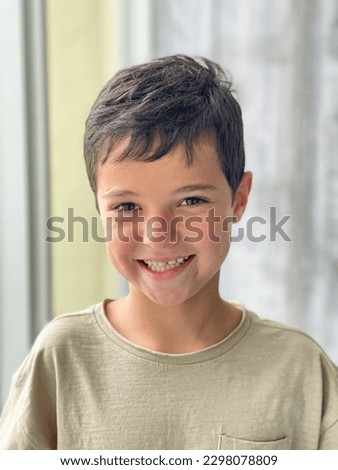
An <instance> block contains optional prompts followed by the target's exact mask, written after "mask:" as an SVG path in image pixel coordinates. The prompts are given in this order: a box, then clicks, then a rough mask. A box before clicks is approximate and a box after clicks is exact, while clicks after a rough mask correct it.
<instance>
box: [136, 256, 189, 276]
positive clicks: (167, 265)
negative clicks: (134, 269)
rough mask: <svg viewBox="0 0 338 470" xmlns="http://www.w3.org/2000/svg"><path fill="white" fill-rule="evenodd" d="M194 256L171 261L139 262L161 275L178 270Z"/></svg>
mask: <svg viewBox="0 0 338 470" xmlns="http://www.w3.org/2000/svg"><path fill="white" fill-rule="evenodd" d="M193 256H195V255H189V256H182V257H180V258H177V259H173V260H170V261H167V262H165V261H152V260H143V259H142V260H141V259H139V260H137V261H138V262H139V263H140V264H142V265H144V266H146V267H147V268H148V269H150V270H151V271H153V272H156V273H160V272H165V271H172V270H173V269H176V268H178V267H179V266H183V265H184V264H185V263H187V262H188V261H189V260H190V259H191V258H192V257H193Z"/></svg>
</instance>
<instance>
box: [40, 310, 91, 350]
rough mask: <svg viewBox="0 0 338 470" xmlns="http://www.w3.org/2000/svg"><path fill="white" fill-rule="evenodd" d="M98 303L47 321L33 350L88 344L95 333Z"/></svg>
mask: <svg viewBox="0 0 338 470" xmlns="http://www.w3.org/2000/svg"><path fill="white" fill-rule="evenodd" d="M98 305H100V304H95V305H91V306H88V307H87V308H84V309H82V310H79V311H76V312H72V313H64V314H62V315H59V316H57V317H55V318H53V319H52V320H51V321H50V322H49V323H47V324H46V325H45V326H44V328H43V329H42V330H41V332H40V333H39V335H38V336H37V338H36V340H35V343H34V346H33V350H35V351H41V350H57V349H67V346H69V347H72V348H73V347H74V346H76V345H78V344H81V343H84V344H88V343H90V342H91V340H93V338H94V337H95V336H96V334H97V330H96V328H95V327H96V326H97V322H96V320H95V309H96V308H97V306H98Z"/></svg>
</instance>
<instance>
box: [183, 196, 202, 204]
mask: <svg viewBox="0 0 338 470" xmlns="http://www.w3.org/2000/svg"><path fill="white" fill-rule="evenodd" d="M203 202H206V201H205V199H202V198H200V197H186V198H185V199H184V201H183V202H182V204H181V205H182V206H196V205H199V204H202V203H203Z"/></svg>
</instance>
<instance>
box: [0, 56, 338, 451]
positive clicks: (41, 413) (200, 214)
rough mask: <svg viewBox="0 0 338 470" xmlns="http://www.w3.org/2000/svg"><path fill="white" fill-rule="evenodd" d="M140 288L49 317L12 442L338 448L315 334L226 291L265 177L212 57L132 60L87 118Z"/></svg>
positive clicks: (28, 364)
mask: <svg viewBox="0 0 338 470" xmlns="http://www.w3.org/2000/svg"><path fill="white" fill-rule="evenodd" d="M84 154H85V160H86V165H87V171H88V176H89V181H90V184H91V187H92V189H93V192H94V195H95V200H96V205H97V208H98V210H99V213H100V215H101V218H102V221H103V223H104V226H105V229H106V235H107V241H106V246H107V252H108V256H109V258H110V260H111V262H112V264H113V265H114V266H115V268H116V269H117V270H118V271H119V272H120V273H121V274H122V275H123V276H124V277H125V278H126V279H127V280H128V282H129V294H128V295H127V296H126V297H124V298H121V299H118V300H114V301H113V300H107V299H106V300H104V301H103V302H101V303H99V304H98V305H94V306H92V307H90V308H88V309H86V310H84V311H82V312H77V313H75V314H70V315H64V316H61V317H59V318H56V319H54V320H53V321H52V322H51V323H49V324H48V325H47V326H46V327H45V328H44V330H43V331H42V333H41V334H40V336H39V337H38V339H37V341H36V342H35V345H34V346H33V348H32V350H31V352H30V354H29V356H28V357H27V359H26V361H25V362H24V364H23V365H22V367H21V369H20V370H19V371H18V372H17V374H16V375H15V377H14V379H13V385H12V389H11V392H10V397H9V399H8V402H7V405H6V407H5V410H4V412H3V416H2V419H1V426H0V443H1V445H0V447H1V448H3V449H338V374H337V369H336V367H335V365H334V364H333V363H332V362H331V361H330V359H329V358H328V357H327V356H326V355H325V353H324V352H323V351H322V350H321V349H320V347H319V346H318V345H317V344H316V343H315V342H314V341H313V340H312V339H311V338H309V337H308V336H307V335H306V334H304V333H302V332H300V331H298V330H296V329H294V328H289V327H286V326H283V325H280V324H277V323H275V322H272V321H265V320H261V319H260V318H259V317H258V316H256V315H255V314H254V313H252V312H250V311H249V310H247V309H245V308H244V306H242V305H241V304H239V303H235V302H227V301H225V300H222V299H221V298H220V295H219V292H218V280H219V271H220V267H221V265H222V262H223V261H224V259H225V258H226V255H227V253H228V250H229V246H230V229H231V223H232V222H233V221H238V220H240V218H241V216H242V214H243V212H244V210H245V207H246V204H247V200H248V196H249V192H250V188H251V180H252V175H251V173H250V172H244V146H243V135H242V119H241V111H240V107H239V105H238V103H237V102H236V100H235V99H234V98H233V96H232V94H231V84H230V83H229V82H228V81H227V79H226V77H225V75H224V73H223V71H222V70H221V69H220V68H219V66H218V65H216V64H215V63H213V62H211V61H209V60H206V59H198V60H195V59H193V58H190V57H187V56H172V57H165V58H162V59H158V60H155V61H152V62H150V63H149V64H144V65H141V66H136V67H132V68H129V69H127V70H122V71H120V72H119V73H118V74H116V75H115V77H113V78H112V80H111V81H110V82H108V84H107V85H106V86H105V87H104V89H103V90H102V91H101V93H100V95H99V96H98V98H97V100H96V102H95V104H94V106H93V108H92V110H91V113H90V116H89V118H88V120H87V124H86V133H85V145H84Z"/></svg>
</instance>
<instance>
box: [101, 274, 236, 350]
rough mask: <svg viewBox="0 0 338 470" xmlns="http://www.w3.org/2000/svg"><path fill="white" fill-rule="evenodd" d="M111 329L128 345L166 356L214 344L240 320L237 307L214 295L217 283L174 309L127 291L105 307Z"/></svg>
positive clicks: (216, 294)
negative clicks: (124, 339) (120, 297)
mask: <svg viewBox="0 0 338 470" xmlns="http://www.w3.org/2000/svg"><path fill="white" fill-rule="evenodd" d="M107 317H108V319H109V321H110V323H111V324H112V326H113V327H114V328H115V329H116V330H117V331H118V332H119V333H120V334H121V335H122V336H124V337H126V338H127V339H128V340H129V341H132V342H133V343H136V344H138V345H140V346H143V347H146V348H148V349H152V350H155V351H160V352H164V353H168V354H182V353H189V352H195V351H199V350H201V349H204V348H207V347H209V346H211V345H213V344H216V343H218V342H219V341H221V340H222V339H224V338H225V337H226V336H227V335H228V334H230V333H231V331H233V330H234V329H235V328H236V326H237V325H238V323H239V322H240V319H241V312H240V310H239V309H238V308H237V307H234V306H233V305H231V304H229V303H227V302H225V301H223V300H222V299H221V298H220V296H219V294H218V279H215V282H214V283H212V284H211V285H209V286H206V287H205V288H204V289H202V291H200V292H199V293H198V294H197V295H195V296H193V297H191V298H190V299H188V300H187V301H185V302H184V303H182V304H180V305H175V306H170V307H167V306H162V305H157V304H155V303H154V302H152V301H151V300H150V299H149V298H148V297H146V296H144V295H143V294H142V293H141V292H140V291H138V290H137V289H135V288H133V286H131V287H130V293H129V295H128V296H126V297H124V298H122V299H119V300H117V301H114V302H110V303H109V304H108V305H107Z"/></svg>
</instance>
